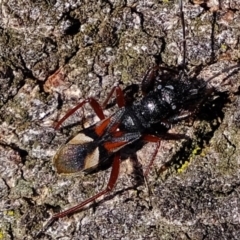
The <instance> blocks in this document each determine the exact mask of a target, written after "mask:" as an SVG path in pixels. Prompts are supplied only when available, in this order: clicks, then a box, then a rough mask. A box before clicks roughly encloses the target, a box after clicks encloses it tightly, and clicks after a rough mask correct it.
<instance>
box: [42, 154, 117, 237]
mask: <svg viewBox="0 0 240 240" xmlns="http://www.w3.org/2000/svg"><path fill="white" fill-rule="evenodd" d="M119 169H120V154H119V153H116V154H115V156H114V159H113V164H112V171H111V174H110V178H109V181H108V184H107V187H106V189H105V190H103V191H101V192H99V193H98V194H96V195H95V196H93V197H91V198H89V199H87V200H85V201H84V202H82V203H80V204H78V205H76V206H75V207H72V208H70V209H68V210H65V211H63V212H60V213H57V214H55V215H53V216H52V218H51V219H50V220H49V221H48V222H47V224H46V225H45V226H44V228H43V229H42V231H41V232H44V231H45V230H46V229H47V228H48V227H49V226H50V225H51V224H52V223H53V222H54V221H56V220H57V219H59V218H63V217H65V216H67V215H70V214H73V213H75V212H77V211H79V210H80V209H82V208H83V207H84V206H85V205H87V204H88V203H91V202H93V201H95V200H96V199H98V198H99V197H101V196H103V195H105V194H107V193H109V192H111V191H112V189H113V188H114V186H115V184H116V182H117V179H118V175H119Z"/></svg>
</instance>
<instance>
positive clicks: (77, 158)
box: [44, 5, 229, 229]
mask: <svg viewBox="0 0 240 240" xmlns="http://www.w3.org/2000/svg"><path fill="white" fill-rule="evenodd" d="M180 6H181V7H182V5H180ZM181 7H180V9H181ZM181 14H182V17H181V19H182V22H183V26H184V21H183V19H184V18H183V12H182V11H181ZM183 32H184V27H183ZM183 36H184V58H183V59H184V61H185V49H186V47H185V32H184V34H183ZM183 66H184V67H183V68H185V62H184V63H183ZM160 70H162V71H165V70H167V71H169V69H168V68H164V67H161V66H156V67H154V68H153V69H151V70H150V71H149V72H148V73H147V74H146V76H145V77H144V79H143V81H142V92H143V95H144V96H143V98H142V99H141V100H138V101H135V102H133V103H132V104H126V101H125V99H124V94H123V92H122V90H121V89H120V87H118V86H117V87H115V88H113V89H112V91H111V92H110V94H109V96H108V98H107V100H106V101H105V102H104V104H103V107H101V106H100V104H99V103H98V102H97V101H96V100H95V99H93V98H88V99H86V100H84V101H83V102H81V103H80V104H78V105H77V106H76V107H75V108H73V109H71V110H69V111H68V112H67V113H66V115H65V116H64V117H63V118H62V119H61V120H60V121H59V122H58V123H57V125H56V127H55V128H56V129H59V128H60V127H61V125H62V124H63V123H64V121H65V120H66V119H67V118H69V117H70V116H71V115H72V114H74V113H75V112H76V111H77V110H78V109H80V108H81V107H83V106H84V105H85V104H86V103H89V104H90V105H91V107H92V108H93V109H94V111H95V112H96V114H97V116H98V117H99V118H100V122H98V123H96V124H95V125H93V126H90V127H89V128H86V129H84V130H82V131H81V132H79V133H78V134H77V135H76V136H74V137H73V138H71V139H70V140H68V141H67V142H66V144H64V145H63V146H61V147H60V149H59V150H58V151H57V153H56V155H55V156H54V158H53V162H54V166H55V168H56V170H57V172H58V173H60V174H75V173H78V172H79V171H85V172H88V173H90V172H92V171H94V170H95V169H97V168H98V167H99V166H101V164H103V163H105V162H106V161H108V159H109V158H112V171H111V174H110V179H109V182H108V184H107V187H106V189H105V190H103V191H101V192H100V193H98V194H96V195H95V196H93V197H91V198H89V199H87V200H86V201H84V202H82V203H80V204H78V205H77V206H75V207H73V208H70V209H68V210H66V211H63V212H61V213H58V214H56V215H54V216H53V217H52V218H51V219H50V220H49V221H48V223H47V224H46V226H45V228H44V229H46V228H47V227H48V226H49V225H50V224H52V222H54V221H55V220H56V219H58V218H62V217H64V216H66V215H69V214H72V213H74V212H76V211H78V210H80V209H81V208H83V207H84V206H85V205H87V204H88V203H91V202H93V201H94V200H96V199H98V198H99V197H100V196H102V195H104V194H106V193H108V192H110V191H111V190H112V189H113V187H114V185H115V183H116V181H117V178H118V175H119V166H120V157H121V156H120V150H122V149H124V148H125V147H126V146H128V145H130V144H138V143H139V142H140V141H146V142H147V141H148V142H155V143H157V147H156V150H155V152H154V154H153V156H152V159H151V161H150V162H149V166H148V168H147V170H146V172H145V175H147V173H148V171H149V168H150V166H151V165H152V163H153V161H154V159H155V157H156V154H157V151H158V149H159V147H160V142H161V140H162V139H171V138H173V139H178V138H180V137H183V136H181V135H171V134H169V133H168V130H169V129H170V128H171V124H174V123H177V122H179V121H182V120H184V119H187V118H189V117H190V116H192V115H194V114H195V111H194V110H193V109H194V108H197V107H198V106H200V105H201V104H202V102H203V101H204V100H205V99H206V98H207V97H208V96H209V95H210V93H211V92H212V91H213V89H211V88H208V87H207V84H208V82H210V81H211V80H212V78H211V79H209V80H208V81H203V80H198V81H191V80H189V79H187V78H185V77H184V74H182V76H181V77H179V75H178V76H177V77H173V76H171V78H165V77H164V76H162V75H161V74H160V75H159V71H160ZM228 70H229V69H228ZM115 92H116V95H117V97H116V101H117V105H118V106H119V110H118V111H116V113H114V114H113V115H112V116H110V117H107V118H105V116H104V114H103V109H104V108H105V107H106V105H107V103H108V101H109V99H110V97H111V96H112V95H113V94H114V93H115ZM163 168H164V167H163Z"/></svg>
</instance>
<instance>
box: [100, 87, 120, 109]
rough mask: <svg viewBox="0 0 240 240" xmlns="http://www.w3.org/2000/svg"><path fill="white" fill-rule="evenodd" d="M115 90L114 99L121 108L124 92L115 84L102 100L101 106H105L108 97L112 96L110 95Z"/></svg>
mask: <svg viewBox="0 0 240 240" xmlns="http://www.w3.org/2000/svg"><path fill="white" fill-rule="evenodd" d="M114 92H116V100H117V105H118V106H119V107H120V108H121V107H124V106H125V100H124V94H123V91H122V89H121V88H120V87H119V86H115V87H113V88H112V90H111V92H110V93H109V94H108V97H107V99H106V100H105V101H104V102H103V104H102V106H103V109H105V108H106V106H107V104H108V102H109V99H110V98H111V97H112V95H113V94H114Z"/></svg>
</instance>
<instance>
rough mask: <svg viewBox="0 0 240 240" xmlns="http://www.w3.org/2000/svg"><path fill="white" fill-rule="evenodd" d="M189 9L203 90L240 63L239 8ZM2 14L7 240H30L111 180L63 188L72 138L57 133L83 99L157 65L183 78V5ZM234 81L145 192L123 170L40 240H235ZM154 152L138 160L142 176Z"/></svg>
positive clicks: (0, 120)
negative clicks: (61, 155) (179, 69)
mask: <svg viewBox="0 0 240 240" xmlns="http://www.w3.org/2000/svg"><path fill="white" fill-rule="evenodd" d="M192 2H194V3H195V5H194V4H191V3H189V2H188V1H184V11H185V21H186V34H187V60H188V64H189V67H190V68H191V67H193V66H198V68H196V69H197V71H198V72H197V73H200V75H199V77H202V78H204V79H208V78H210V77H211V76H213V75H214V74H216V73H219V72H220V71H221V70H223V69H225V68H227V67H230V66H233V65H235V64H236V62H237V60H238V59H239V57H240V52H239V49H240V46H239V38H240V29H239V22H240V12H239V10H240V8H239V1H238V0H231V1H230V0H223V1H219V2H221V5H220V6H219V2H218V1H212V0H209V1H192ZM203 2H205V3H203ZM0 4H1V5H0V6H1V9H0V16H1V17H0V59H1V61H0V239H34V235H35V234H36V233H37V232H38V231H39V230H40V229H41V228H42V226H43V224H44V222H45V221H46V220H47V219H48V218H49V217H50V216H51V215H52V214H53V213H54V212H58V211H60V210H63V209H67V208H68V207H70V206H73V205H74V204H76V203H78V202H80V201H82V200H84V199H86V198H88V197H90V196H92V195H93V194H94V193H95V192H97V191H99V190H100V189H102V188H103V186H104V185H106V182H107V179H108V175H109V170H110V169H109V170H107V171H104V172H99V173H97V174H94V175H88V176H83V175H82V176H79V177H75V178H66V177H61V176H57V174H56V173H55V171H54V169H52V165H51V158H52V157H53V155H54V153H55V152H56V150H57V149H58V146H59V145H60V144H62V143H63V142H64V141H65V140H66V139H67V137H68V136H69V135H70V134H73V133H74V131H76V129H74V128H73V129H66V130H64V131H62V132H56V131H54V129H53V128H52V126H53V124H54V122H56V121H57V119H59V118H60V117H61V116H62V115H63V114H64V113H65V112H66V111H67V109H69V108H71V107H72V106H74V105H76V104H77V103H78V102H79V101H81V100H82V99H83V98H86V97H88V96H94V97H95V98H97V99H98V100H99V101H100V102H102V101H103V100H104V99H105V97H106V95H107V93H108V92H109V90H110V88H111V87H112V86H113V84H114V83H116V82H118V81H121V82H122V83H123V87H125V86H127V85H130V84H131V83H140V82H141V79H142V78H143V76H144V74H145V72H146V71H147V70H148V69H149V68H150V67H152V66H154V64H155V63H156V62H159V61H161V59H162V61H163V62H164V63H165V64H167V65H169V66H170V65H173V66H177V65H178V63H179V62H181V59H182V39H183V38H182V25H181V21H180V18H179V15H178V13H179V8H178V2H177V1H167V0H166V1H74V0H59V1H58V0H49V1H14V0H3V1H1V3H0ZM210 63H211V64H210ZM199 66H200V67H199ZM196 69H195V70H194V72H196ZM232 72H233V71H228V72H226V73H224V74H222V75H220V76H218V77H217V78H216V79H215V80H214V85H215V86H218V87H219V86H220V83H221V82H222V81H223V80H224V79H225V78H226V85H225V86H222V87H219V89H218V92H219V93H218V95H217V96H216V99H215V100H214V104H215V106H206V108H204V109H205V110H206V109H208V110H209V109H213V110H212V112H211V111H209V112H207V111H204V109H203V110H202V111H201V112H200V113H199V117H198V119H197V120H196V121H195V122H194V124H193V125H192V126H184V125H179V126H177V127H176V128H174V129H173V130H172V131H175V132H180V133H186V134H187V135H188V136H190V137H191V141H177V142H174V141H163V143H162V147H161V150H160V151H159V153H158V156H157V159H156V163H155V164H154V166H153V168H152V170H151V173H150V175H149V178H148V188H147V187H146V185H144V184H142V185H139V186H137V187H136V186H135V183H136V182H135V181H133V180H134V177H133V176H132V175H129V174H128V173H129V172H131V171H130V170H131V164H130V161H125V162H123V163H122V169H121V177H120V179H119V181H118V185H117V187H116V189H115V190H114V191H113V192H112V193H111V194H110V195H109V196H107V197H105V198H104V199H101V200H100V201H98V204H97V205H94V206H91V207H87V209H86V210H84V211H81V212H79V213H77V214H74V215H73V216H71V217H69V218H68V217H65V218H63V219H60V220H59V221H56V222H55V223H54V224H53V225H52V226H51V227H50V228H49V229H48V230H47V231H46V232H45V234H43V235H42V236H41V239H64V240H65V239H238V238H239V237H237V236H240V210H239V208H240V203H239V191H240V177H239V174H240V173H239V164H240V162H239V161H240V139H239V138H240V130H239V129H240V97H239V91H240V90H239V85H240V80H239V79H240V74H239V71H235V72H233V74H231V73H232ZM210 112H211V113H213V114H210ZM84 113H85V117H86V118H87V119H89V117H91V116H92V112H91V111H90V110H89V108H88V107H86V108H85V111H84ZM82 117H83V116H79V119H81V118H82ZM80 123H81V121H79V125H80V126H81V124H80ZM153 147H154V145H153V144H147V145H145V146H144V147H143V149H141V150H140V151H139V152H138V159H139V161H140V162H141V164H142V165H143V166H146V165H147V162H148V159H149V158H150V156H151V153H152V151H153V150H154V148H153ZM168 161H170V162H171V164H170V165H171V167H170V168H169V170H168V171H165V172H164V173H160V171H159V169H160V167H161V166H162V164H163V162H168ZM187 161H189V164H188V166H187ZM177 164H179V165H180V166H178V167H176V165H177ZM129 169H130V170H129ZM148 190H149V191H148ZM149 192H150V194H149Z"/></svg>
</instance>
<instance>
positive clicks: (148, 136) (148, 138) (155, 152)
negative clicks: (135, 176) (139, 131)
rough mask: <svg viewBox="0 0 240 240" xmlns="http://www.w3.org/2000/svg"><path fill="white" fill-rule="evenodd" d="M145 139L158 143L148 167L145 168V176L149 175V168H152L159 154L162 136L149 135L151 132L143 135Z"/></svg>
mask: <svg viewBox="0 0 240 240" xmlns="http://www.w3.org/2000/svg"><path fill="white" fill-rule="evenodd" d="M142 139H143V141H147V142H155V143H157V146H156V148H155V151H154V153H153V155H152V158H151V161H150V162H149V164H148V166H147V169H146V170H145V172H144V174H143V175H144V177H147V175H148V173H149V170H150V168H151V166H152V165H153V162H154V160H155V158H156V156H157V153H158V150H159V148H160V145H161V138H159V137H157V136H153V135H149V134H146V135H144V136H143V137H142Z"/></svg>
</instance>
